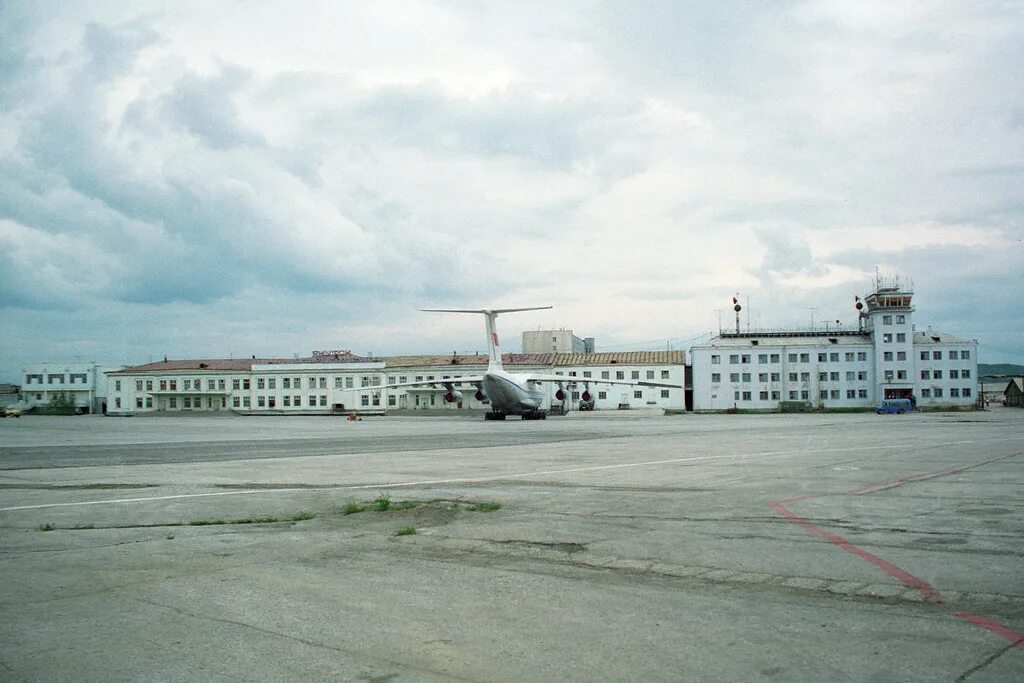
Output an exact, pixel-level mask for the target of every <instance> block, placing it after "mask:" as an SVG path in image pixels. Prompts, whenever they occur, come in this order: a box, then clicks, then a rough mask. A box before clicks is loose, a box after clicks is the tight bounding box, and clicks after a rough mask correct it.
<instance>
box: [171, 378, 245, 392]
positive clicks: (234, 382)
mask: <svg viewBox="0 0 1024 683" xmlns="http://www.w3.org/2000/svg"><path fill="white" fill-rule="evenodd" d="M161 388H162V387H161ZM231 388H232V389H233V390H234V391H238V390H239V389H241V388H242V380H239V379H233V380H231Z"/></svg>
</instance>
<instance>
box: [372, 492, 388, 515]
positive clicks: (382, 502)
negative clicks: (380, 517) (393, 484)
mask: <svg viewBox="0 0 1024 683" xmlns="http://www.w3.org/2000/svg"><path fill="white" fill-rule="evenodd" d="M390 507H391V496H383V495H382V496H381V497H380V498H378V499H377V500H375V501H373V509H374V510H376V511H377V512H384V511H386V510H387V509H388V508H390Z"/></svg>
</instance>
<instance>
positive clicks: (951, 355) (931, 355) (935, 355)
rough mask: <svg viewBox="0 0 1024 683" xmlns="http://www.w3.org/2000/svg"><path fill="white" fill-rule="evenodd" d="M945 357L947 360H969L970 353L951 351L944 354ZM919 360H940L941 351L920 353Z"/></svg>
mask: <svg viewBox="0 0 1024 683" xmlns="http://www.w3.org/2000/svg"><path fill="white" fill-rule="evenodd" d="M946 357H947V358H948V359H949V360H958V359H959V360H970V359H971V352H970V351H957V350H956V349H952V350H950V351H949V352H948V353H947V354H946ZM921 360H942V351H922V352H921Z"/></svg>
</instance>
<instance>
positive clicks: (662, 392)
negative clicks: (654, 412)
mask: <svg viewBox="0 0 1024 683" xmlns="http://www.w3.org/2000/svg"><path fill="white" fill-rule="evenodd" d="M661 397H662V398H668V389H662V390H661Z"/></svg>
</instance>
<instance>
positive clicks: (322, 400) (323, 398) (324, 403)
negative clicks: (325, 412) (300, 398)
mask: <svg viewBox="0 0 1024 683" xmlns="http://www.w3.org/2000/svg"><path fill="white" fill-rule="evenodd" d="M373 405H375V406H379V405H380V394H374V396H373ZM320 406H321V407H326V406H327V394H324V395H322V396H321V397H320Z"/></svg>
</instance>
